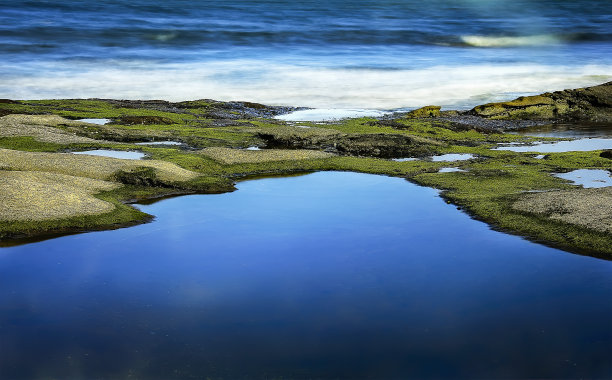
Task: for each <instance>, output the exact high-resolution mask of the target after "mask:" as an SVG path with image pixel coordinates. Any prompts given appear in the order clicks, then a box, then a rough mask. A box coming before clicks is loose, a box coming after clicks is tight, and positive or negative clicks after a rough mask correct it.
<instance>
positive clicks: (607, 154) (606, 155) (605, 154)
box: [599, 149, 612, 160]
mask: <svg viewBox="0 0 612 380" xmlns="http://www.w3.org/2000/svg"><path fill="white" fill-rule="evenodd" d="M599 157H602V158H607V159H610V160H612V149H608V150H604V151H603V152H601V153H599Z"/></svg>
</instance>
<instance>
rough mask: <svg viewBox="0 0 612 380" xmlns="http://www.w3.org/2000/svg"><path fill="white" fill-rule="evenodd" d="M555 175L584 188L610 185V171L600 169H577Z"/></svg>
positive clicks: (611, 181) (611, 183)
mask: <svg viewBox="0 0 612 380" xmlns="http://www.w3.org/2000/svg"><path fill="white" fill-rule="evenodd" d="M555 177H559V178H563V179H567V180H569V181H572V182H573V183H574V185H582V187H585V188H589V187H608V186H612V177H610V172H609V171H607V170H601V169H579V170H574V171H571V172H569V173H558V174H555Z"/></svg>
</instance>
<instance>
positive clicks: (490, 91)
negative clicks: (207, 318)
mask: <svg viewBox="0 0 612 380" xmlns="http://www.w3.org/2000/svg"><path fill="white" fill-rule="evenodd" d="M601 73H610V74H608V75H602V74H601ZM609 80H612V65H605V66H604V65H589V66H584V67H580V68H577V67H572V66H552V65H536V64H524V65H515V64H510V65H503V64H498V65H489V64H480V65H465V66H445V65H441V66H432V67H424V68H417V69H398V70H384V69H383V70H379V69H372V68H342V67H339V68H325V67H309V66H300V65H292V64H282V63H275V62H271V61H266V60H224V61H217V62H209V63H207V64H201V63H171V64H156V65H151V64H150V63H149V62H144V61H133V62H129V63H126V62H123V63H118V62H106V63H104V62H100V63H97V64H95V65H94V64H91V63H89V62H82V63H78V62H64V63H61V64H58V63H57V62H46V63H39V64H38V65H37V66H36V67H35V68H32V70H31V72H30V73H29V75H18V76H12V77H11V76H8V75H5V76H3V77H0V93H2V94H3V95H4V96H7V97H10V98H18V99H35V98H65V97H71V98H89V97H100V98H108V97H113V98H122V99H167V100H172V101H181V100H194V99H202V98H214V99H218V100H249V101H255V102H260V103H265V104H273V105H293V106H305V107H314V108H376V109H397V108H403V107H420V106H424V105H428V104H438V105H442V106H445V107H453V108H457V107H458V108H470V107H473V106H475V105H477V104H481V103H484V102H487V101H496V100H508V99H512V98H514V97H516V96H518V95H523V94H526V93H540V92H545V91H551V90H561V89H564V88H572V87H581V86H584V85H595V84H599V83H603V82H605V81H609Z"/></svg>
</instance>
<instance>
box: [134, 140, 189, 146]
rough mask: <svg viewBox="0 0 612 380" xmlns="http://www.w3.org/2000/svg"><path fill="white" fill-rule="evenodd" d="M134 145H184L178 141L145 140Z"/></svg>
mask: <svg viewBox="0 0 612 380" xmlns="http://www.w3.org/2000/svg"><path fill="white" fill-rule="evenodd" d="M136 145H185V144H184V143H182V142H180V141H145V142H139V143H136Z"/></svg>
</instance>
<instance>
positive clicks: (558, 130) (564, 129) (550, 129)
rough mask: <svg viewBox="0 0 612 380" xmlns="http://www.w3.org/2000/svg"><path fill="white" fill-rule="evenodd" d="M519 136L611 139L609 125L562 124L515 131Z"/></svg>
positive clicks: (611, 126)
mask: <svg viewBox="0 0 612 380" xmlns="http://www.w3.org/2000/svg"><path fill="white" fill-rule="evenodd" d="M517 133H519V134H521V135H529V136H538V137H571V138H585V137H606V136H608V137H612V125H611V124H610V123H588V122H586V123H571V124H570V123H562V124H552V125H543V126H535V127H529V128H525V129H521V130H519V131H517Z"/></svg>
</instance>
